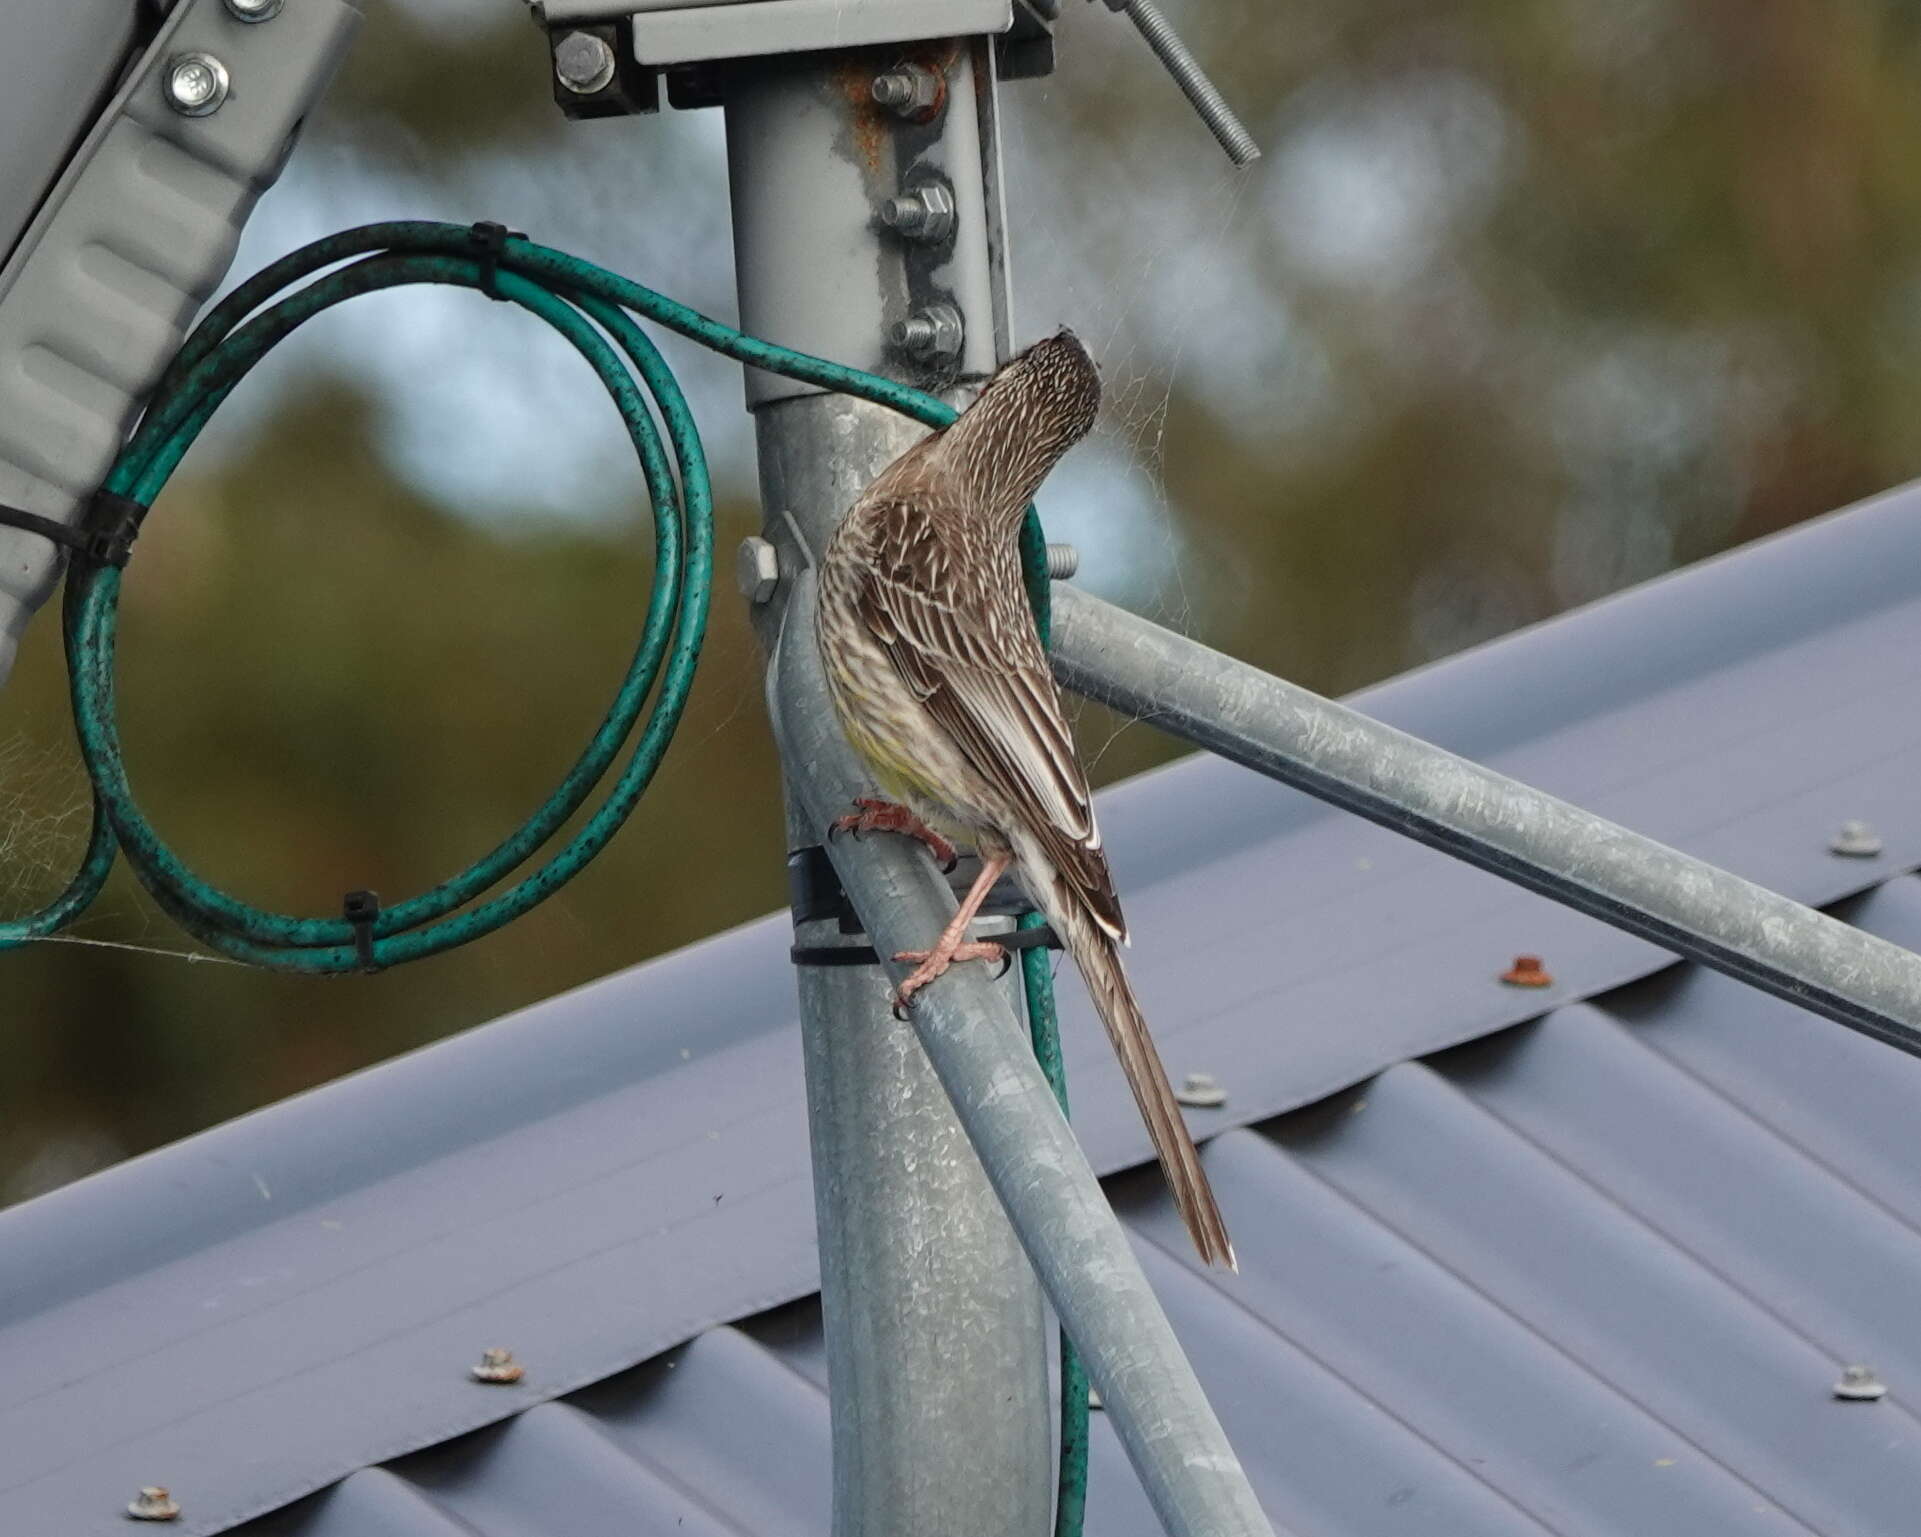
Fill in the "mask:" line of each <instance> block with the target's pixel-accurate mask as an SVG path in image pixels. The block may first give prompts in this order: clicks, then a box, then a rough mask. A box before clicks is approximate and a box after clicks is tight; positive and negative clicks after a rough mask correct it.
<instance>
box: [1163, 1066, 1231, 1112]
mask: <svg viewBox="0 0 1921 1537" xmlns="http://www.w3.org/2000/svg"><path fill="white" fill-rule="evenodd" d="M1174 1098H1175V1099H1176V1100H1178V1101H1179V1102H1180V1103H1181V1104H1183V1105H1186V1106H1188V1107H1189V1108H1190V1109H1193V1110H1218V1109H1220V1108H1221V1106H1222V1105H1224V1104H1226V1103H1227V1090H1225V1089H1223V1088H1222V1087H1221V1086H1220V1083H1219V1082H1218V1081H1217V1080H1216V1079H1215V1077H1214V1075H1213V1074H1212V1073H1189V1074H1188V1075H1187V1077H1186V1078H1184V1079H1183V1080H1182V1081H1181V1086H1180V1088H1179V1089H1178V1090H1176V1091H1175V1094H1174Z"/></svg>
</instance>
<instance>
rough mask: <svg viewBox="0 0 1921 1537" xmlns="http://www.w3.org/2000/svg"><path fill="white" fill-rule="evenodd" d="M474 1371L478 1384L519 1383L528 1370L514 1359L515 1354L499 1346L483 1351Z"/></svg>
mask: <svg viewBox="0 0 1921 1537" xmlns="http://www.w3.org/2000/svg"><path fill="white" fill-rule="evenodd" d="M473 1371H474V1381H476V1382H503V1383H505V1382H518V1381H520V1379H521V1378H522V1377H524V1376H526V1375H527V1368H526V1367H524V1366H522V1365H521V1364H520V1363H519V1362H518V1361H516V1360H515V1359H514V1353H513V1352H512V1351H511V1350H502V1349H501V1348H500V1347H499V1346H498V1345H496V1346H494V1347H493V1348H492V1349H490V1350H483V1351H481V1353H480V1360H479V1362H478V1363H476V1365H475V1366H474V1369H473Z"/></svg>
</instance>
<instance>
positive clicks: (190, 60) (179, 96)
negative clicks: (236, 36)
mask: <svg viewBox="0 0 1921 1537" xmlns="http://www.w3.org/2000/svg"><path fill="white" fill-rule="evenodd" d="M232 83H233V82H232V81H231V80H229V79H228V77H227V66H226V65H224V64H222V63H221V62H220V61H219V60H218V59H216V58H215V57H214V56H213V55H212V54H210V53H176V54H175V55H174V56H173V57H172V58H171V59H169V60H167V76H166V80H165V81H164V82H163V83H162V85H161V90H162V91H163V92H164V93H165V94H166V98H167V105H168V106H170V107H172V108H173V110H174V111H176V112H178V113H179V114H180V115H181V116H182V117H207V116H209V115H211V114H212V113H215V112H218V111H219V110H220V104H221V103H222V102H224V101H225V100H226V99H227V91H228V88H229V87H230V86H231V85H232Z"/></svg>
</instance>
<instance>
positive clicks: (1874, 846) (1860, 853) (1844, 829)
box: [1828, 821, 1881, 859]
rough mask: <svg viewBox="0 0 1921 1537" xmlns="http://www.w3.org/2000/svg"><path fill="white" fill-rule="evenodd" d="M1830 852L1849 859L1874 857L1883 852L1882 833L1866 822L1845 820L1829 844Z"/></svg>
mask: <svg viewBox="0 0 1921 1537" xmlns="http://www.w3.org/2000/svg"><path fill="white" fill-rule="evenodd" d="M1828 852H1829V853H1831V854H1844V855H1846V856H1847V857H1848V858H1849V859H1873V858H1875V857H1876V856H1877V855H1878V854H1880V852H1881V835H1880V834H1879V833H1878V832H1876V831H1875V830H1874V828H1873V827H1872V826H1870V825H1869V824H1868V823H1866V822H1856V821H1848V822H1843V823H1842V824H1841V827H1840V830H1839V831H1838V832H1836V833H1835V835H1834V839H1833V841H1832V842H1830V843H1829V844H1828Z"/></svg>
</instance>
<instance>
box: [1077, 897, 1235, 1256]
mask: <svg viewBox="0 0 1921 1537" xmlns="http://www.w3.org/2000/svg"><path fill="white" fill-rule="evenodd" d="M1062 927H1063V928H1064V929H1065V931H1066V932H1065V933H1064V934H1063V935H1062V937H1063V938H1064V939H1065V940H1066V942H1067V947H1068V950H1069V953H1071V954H1072V955H1073V957H1074V964H1075V965H1076V966H1078V967H1079V968H1080V973H1081V977H1082V980H1084V981H1085V982H1086V983H1087V991H1088V993H1089V994H1090V995H1091V996H1092V998H1093V1000H1094V1008H1095V1011H1096V1012H1097V1013H1099V1015H1100V1017H1101V1023H1102V1024H1104V1025H1105V1026H1106V1027H1107V1036H1108V1039H1109V1040H1111V1041H1112V1042H1113V1043H1114V1051H1115V1054H1116V1055H1117V1056H1119V1058H1120V1059H1121V1068H1122V1070H1123V1071H1124V1072H1125V1073H1126V1074H1127V1083H1128V1087H1129V1088H1131V1089H1132V1090H1133V1091H1134V1102H1135V1103H1136V1104H1137V1105H1139V1106H1140V1111H1141V1118H1142V1119H1143V1120H1144V1121H1146V1122H1147V1131H1148V1135H1149V1136H1151V1137H1152V1138H1153V1139H1154V1151H1155V1152H1156V1153H1157V1154H1158V1155H1159V1157H1160V1160H1161V1168H1162V1170H1163V1171H1164V1172H1165V1174H1166V1176H1167V1183H1168V1187H1169V1189H1171V1190H1172V1192H1173V1195H1174V1205H1175V1206H1176V1208H1178V1210H1179V1211H1180V1214H1181V1220H1182V1221H1183V1222H1185V1223H1186V1224H1187V1231H1188V1232H1189V1234H1190V1235H1192V1237H1193V1239H1194V1247H1195V1248H1196V1249H1198V1250H1199V1251H1200V1256H1201V1258H1202V1259H1203V1260H1204V1261H1206V1262H1207V1263H1208V1264H1210V1265H1225V1266H1226V1267H1227V1268H1228V1269H1229V1270H1239V1269H1240V1264H1239V1262H1238V1261H1236V1259H1235V1258H1234V1245H1233V1243H1232V1242H1231V1241H1230V1240H1229V1238H1228V1236H1227V1224H1226V1223H1225V1222H1224V1221H1223V1220H1222V1218H1221V1209H1220V1207H1219V1206H1218V1205H1217V1204H1216V1203H1215V1200H1214V1189H1213V1187H1212V1186H1211V1185H1209V1184H1208V1182H1207V1171H1206V1170H1205V1169H1203V1168H1202V1167H1201V1155H1200V1152H1199V1150H1198V1149H1196V1148H1195V1146H1194V1139H1193V1138H1192V1137H1191V1136H1189V1135H1188V1131H1187V1122H1186V1121H1185V1120H1184V1119H1183V1118H1182V1115H1181V1106H1180V1102H1179V1101H1178V1100H1176V1099H1175V1098H1174V1087H1173V1085H1172V1084H1170V1083H1169V1082H1168V1081H1167V1069H1166V1068H1164V1067H1163V1066H1162V1065H1161V1058H1160V1053H1159V1052H1157V1051H1156V1050H1155V1049H1154V1042H1153V1038H1152V1037H1151V1036H1149V1035H1148V1033H1147V1019H1146V1017H1145V1016H1144V1015H1143V1014H1142V1013H1141V1006H1140V1003H1139V1002H1138V1001H1137V1000H1136V999H1135V997H1134V988H1133V985H1132V984H1131V983H1130V982H1129V981H1128V980H1127V972H1126V970H1125V968H1123V966H1122V965H1121V956H1120V950H1119V949H1118V947H1117V946H1116V945H1115V943H1114V941H1113V940H1112V939H1110V938H1109V937H1108V936H1107V935H1106V934H1105V933H1104V932H1102V931H1101V929H1100V928H1099V927H1098V926H1097V925H1095V924H1094V923H1093V922H1092V921H1091V920H1090V919H1088V918H1086V917H1083V916H1081V915H1079V914H1075V915H1073V916H1072V917H1070V918H1069V919H1068V920H1067V921H1066V922H1065V923H1064V924H1063V925H1062Z"/></svg>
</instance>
